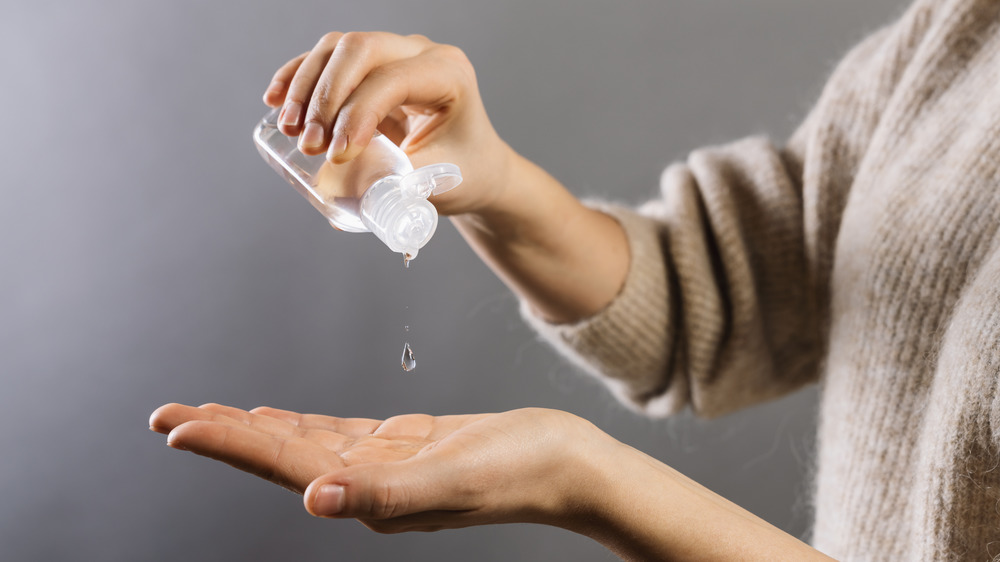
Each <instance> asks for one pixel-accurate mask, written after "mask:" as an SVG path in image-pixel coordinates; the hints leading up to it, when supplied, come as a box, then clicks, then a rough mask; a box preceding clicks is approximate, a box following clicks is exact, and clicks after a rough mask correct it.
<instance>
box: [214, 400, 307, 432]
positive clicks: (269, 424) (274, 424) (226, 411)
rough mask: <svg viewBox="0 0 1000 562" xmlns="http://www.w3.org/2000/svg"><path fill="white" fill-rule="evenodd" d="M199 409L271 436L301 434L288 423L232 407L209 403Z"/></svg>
mask: <svg viewBox="0 0 1000 562" xmlns="http://www.w3.org/2000/svg"><path fill="white" fill-rule="evenodd" d="M199 409H202V410H205V411H208V412H213V413H216V414H221V415H223V416H227V417H229V418H232V419H234V420H237V421H239V422H242V423H243V424H245V425H247V426H248V427H250V428H252V429H256V430H257V431H261V432H263V433H268V434H271V435H279V436H300V434H301V432H300V431H299V429H298V428H297V427H295V426H294V425H292V424H290V423H288V422H285V421H282V420H280V419H277V418H272V417H268V416H260V415H255V414H253V413H252V412H248V411H246V410H241V409H239V408H233V407H232V406H224V405H222V404H214V403H210V404H202V405H201V406H199Z"/></svg>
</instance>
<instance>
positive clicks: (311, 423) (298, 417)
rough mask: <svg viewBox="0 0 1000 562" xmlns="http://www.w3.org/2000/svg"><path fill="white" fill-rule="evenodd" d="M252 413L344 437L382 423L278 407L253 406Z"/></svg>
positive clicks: (362, 433) (359, 434) (367, 431)
mask: <svg viewBox="0 0 1000 562" xmlns="http://www.w3.org/2000/svg"><path fill="white" fill-rule="evenodd" d="M251 412H252V413H254V414H258V415H261V416H268V417H272V418H277V419H279V420H282V421H284V422H286V423H289V424H291V425H294V426H296V427H299V428H302V429H319V430H324V431H333V432H336V433H339V434H341V435H344V436H346V437H351V438H357V437H363V436H365V435H371V434H372V433H374V432H375V430H376V429H378V427H379V425H381V424H382V420H372V419H367V418H337V417H334V416H321V415H318V414H300V413H297V412H291V411H289V410H280V409H278V408H267V407H261V408H254V409H253V410H251Z"/></svg>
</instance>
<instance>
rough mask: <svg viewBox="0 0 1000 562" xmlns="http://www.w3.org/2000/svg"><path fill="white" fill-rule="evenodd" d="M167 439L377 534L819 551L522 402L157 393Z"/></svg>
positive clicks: (625, 552) (782, 555) (643, 554)
mask: <svg viewBox="0 0 1000 562" xmlns="http://www.w3.org/2000/svg"><path fill="white" fill-rule="evenodd" d="M149 426H150V429H152V430H154V431H157V432H160V433H167V434H168V437H167V444H169V445H170V446H172V447H174V448H177V449H182V450H188V451H191V452H193V453H196V454H199V455H202V456H206V457H210V458H213V459H216V460H220V461H223V462H226V463H228V464H230V465H232V466H234V467H236V468H239V469H240V470H244V471H246V472H249V473H251V474H256V475H257V476H260V477H261V478H265V479H267V480H270V481H272V482H274V483H276V484H279V485H281V486H284V487H286V488H288V489H290V490H293V491H295V492H299V493H302V494H304V502H305V507H306V510H308V511H309V512H310V513H312V514H313V515H317V516H320V517H337V518H348V517H353V518H356V519H358V520H360V521H361V522H362V523H364V524H365V525H366V526H368V527H369V528H371V529H373V530H375V531H378V532H382V533H397V532H402V531H434V530H438V529H448V528H458V527H467V526H470V525H482V524H487V523H514V522H527V523H544V524H549V525H554V526H558V527H563V528H565V529H569V530H571V531H575V532H578V533H581V534H584V535H587V536H589V537H591V538H593V539H595V540H597V541H600V542H601V543H602V544H604V545H605V546H607V547H608V548H610V549H611V550H613V551H615V552H616V553H617V554H619V555H620V556H622V557H624V558H627V559H630V560H736V559H739V560H768V561H771V560H797V561H798V560H828V558H826V557H825V556H823V555H822V554H820V553H819V552H817V551H815V550H813V549H811V548H809V547H808V546H807V545H805V544H803V543H802V542H800V541H798V540H796V539H795V538H794V537H792V536H790V535H787V534H785V533H783V532H781V531H780V530H778V529H776V528H774V527H772V526H771V525H769V524H767V523H766V522H764V521H762V520H761V519H759V518H757V517H755V516H754V515H753V514H751V513H749V512H747V511H745V510H743V509H741V508H740V507H739V506H736V505H735V504H732V503H730V502H728V501H726V500H725V499H724V498H722V497H721V496H718V495H716V494H713V493H712V492H711V491H709V490H707V489H705V488H703V487H702V486H700V485H698V484H697V483H696V482H694V481H692V480H690V479H688V478H686V477H685V476H683V475H681V474H680V473H678V472H676V471H675V470H673V469H671V468H670V467H668V466H666V465H664V464H663V463H660V462H659V461H657V460H655V459H653V458H650V457H648V456H647V455H644V454H643V453H641V452H639V451H637V450H635V449H632V448H631V447H628V446H626V445H623V444H621V443H619V442H618V441H615V440H614V439H612V438H611V437H609V436H608V435H607V434H605V433H604V432H602V431H600V430H599V429H597V428H596V427H594V426H593V425H591V424H590V423H589V422H587V421H585V420H583V419H581V418H579V417H576V416H574V415H572V414H568V413H565V412H560V411H557V410H545V409H538V408H528V409H523V410H513V411H510V412H504V413H502V414H480V415H470V416H438V417H434V416H427V415H408V416H397V417H394V418H389V419H387V420H385V421H381V420H371V419H357V418H354V419H345V418H335V417H330V416H319V415H308V414H297V413H295V412H288V411H285V410H276V409H273V408H257V409H255V410H251V411H249V412H247V411H244V410H240V409H237V408H230V407H228V406H220V405H218V404H206V405H204V406H201V407H200V408H194V407H191V406H184V405H181V404H167V405H165V406H162V407H160V408H158V409H157V410H156V411H155V412H153V415H152V416H151V417H150V420H149Z"/></svg>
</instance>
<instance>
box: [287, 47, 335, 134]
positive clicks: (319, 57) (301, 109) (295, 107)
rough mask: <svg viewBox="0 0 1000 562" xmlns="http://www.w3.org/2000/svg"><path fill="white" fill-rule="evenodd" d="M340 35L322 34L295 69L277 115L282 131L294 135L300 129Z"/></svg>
mask: <svg viewBox="0 0 1000 562" xmlns="http://www.w3.org/2000/svg"><path fill="white" fill-rule="evenodd" d="M342 35H343V33H338V32H330V33H327V34H326V35H324V36H323V37H322V38H320V40H319V42H317V43H316V46H314V47H313V48H312V50H310V51H309V54H307V55H306V57H305V58H304V59H303V60H302V62H301V64H299V67H298V68H297V69H296V70H295V75H294V76H293V77H292V80H291V83H289V85H288V93H287V94H286V95H285V104H284V107H282V109H281V113H280V114H279V115H278V129H280V130H281V132H282V133H284V134H286V135H288V136H290V137H294V136H297V135H298V134H299V131H301V126H302V118H303V116H304V113H305V107H306V103H307V102H308V101H309V98H310V97H312V92H313V88H315V87H316V81H317V80H318V79H319V76H320V74H321V73H322V72H323V67H325V66H326V62H327V60H329V59H330V54H331V53H333V49H334V47H336V45H337V41H338V40H339V39H340V37H341V36H342Z"/></svg>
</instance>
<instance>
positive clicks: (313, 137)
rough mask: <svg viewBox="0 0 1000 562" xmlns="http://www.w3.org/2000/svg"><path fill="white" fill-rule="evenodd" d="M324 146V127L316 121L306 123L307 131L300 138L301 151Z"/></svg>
mask: <svg viewBox="0 0 1000 562" xmlns="http://www.w3.org/2000/svg"><path fill="white" fill-rule="evenodd" d="M321 144H323V126H322V125H320V124H319V123H316V122H315V121H310V122H308V123H306V130H305V131H303V133H302V136H301V137H299V149H300V150H301V149H303V148H316V147H318V146H319V145H321Z"/></svg>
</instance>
